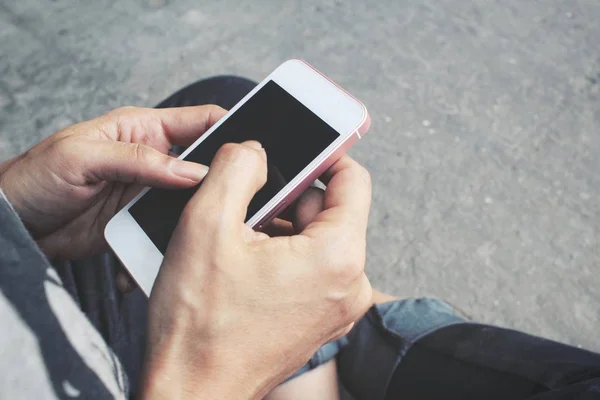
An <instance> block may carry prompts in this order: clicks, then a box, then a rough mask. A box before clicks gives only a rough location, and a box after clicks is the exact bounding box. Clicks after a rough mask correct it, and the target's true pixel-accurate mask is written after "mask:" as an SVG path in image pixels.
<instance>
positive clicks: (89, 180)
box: [0, 106, 226, 259]
mask: <svg viewBox="0 0 600 400" xmlns="http://www.w3.org/2000/svg"><path fill="white" fill-rule="evenodd" d="M225 113H226V111H225V110H223V109H222V108H220V107H218V106H199V107H185V108H170V109H146V108H135V107H126V108H119V109H116V110H114V111H111V112H109V113H108V114H105V115H103V116H101V117H99V118H96V119H93V120H91V121H87V122H82V123H79V124H76V125H72V126H70V127H68V128H66V129H64V130H62V131H60V132H58V133H55V134H54V135H52V136H50V137H48V138H47V139H45V140H43V141H42V142H40V143H39V144H37V145H36V146H34V147H33V148H32V149H30V150H29V151H27V152H26V153H24V154H22V155H20V156H18V157H16V158H14V159H12V160H9V161H7V162H5V163H3V164H0V189H2V191H4V193H5V195H6V197H7V199H8V200H9V202H10V203H11V204H12V206H13V207H14V208H15V210H16V211H17V213H18V214H19V216H20V217H21V220H22V221H23V223H24V224H25V226H26V227H27V229H28V230H29V231H30V233H31V234H32V236H33V237H34V238H35V239H36V241H37V242H38V244H39V245H40V247H41V248H42V250H43V251H44V252H45V253H46V255H47V257H48V258H50V259H80V258H83V257H86V256H90V255H92V254H94V253H97V252H99V251H101V250H103V249H104V248H105V245H106V242H105V240H104V228H105V227H106V224H107V223H108V221H109V220H110V219H111V218H112V216H113V215H114V214H115V213H116V212H117V211H119V209H121V208H122V207H123V206H124V205H125V204H127V203H128V202H129V201H130V200H131V199H132V198H133V197H134V196H135V195H136V194H137V193H138V192H139V191H140V190H141V188H142V187H144V186H155V187H169V188H185V187H191V186H194V185H197V184H198V183H199V182H200V181H201V180H202V179H203V177H204V175H205V174H206V172H207V170H208V169H207V167H206V166H203V165H200V164H196V163H192V162H186V161H182V160H178V159H176V158H174V157H171V156H169V155H168V152H169V149H170V148H171V147H172V146H173V145H175V144H177V145H183V146H188V145H190V144H191V143H193V142H194V141H195V140H196V139H197V138H198V137H199V136H200V135H201V134H202V133H204V132H205V131H206V130H207V129H208V128H210V127H211V126H212V125H213V124H214V123H215V122H216V121H218V120H219V119H220V118H221V117H222V116H223V115H225Z"/></svg>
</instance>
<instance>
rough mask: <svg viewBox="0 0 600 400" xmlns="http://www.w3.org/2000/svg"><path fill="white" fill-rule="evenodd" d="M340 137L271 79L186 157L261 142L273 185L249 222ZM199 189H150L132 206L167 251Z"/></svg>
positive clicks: (202, 158) (208, 156)
mask: <svg viewBox="0 0 600 400" xmlns="http://www.w3.org/2000/svg"><path fill="white" fill-rule="evenodd" d="M338 137H339V134H338V133H337V132H336V131H335V130H334V129H333V128H332V127H330V126H329V125H328V124H327V123H326V122H325V121H323V120H322V119H321V118H319V117H318V116H317V115H316V114H314V113H313V112H312V111H310V110H309V109H308V108H307V107H306V106H304V105H303V104H302V103H300V102H299V101H298V100H296V99H295V98H294V97H293V96H292V95H290V94H289V93H288V92H286V91H285V90H284V89H283V88H282V87H281V86H279V85H278V84H277V83H275V82H274V81H269V82H267V83H266V84H265V85H264V86H263V87H262V88H261V89H260V90H258V92H256V93H255V94H254V96H252V97H251V98H250V99H249V100H248V101H247V102H246V103H244V104H243V105H242V106H241V107H240V108H239V109H238V110H237V111H236V112H234V113H233V114H232V115H230V116H229V118H228V119H227V120H225V121H224V122H223V123H222V124H221V125H220V126H219V127H218V128H217V129H216V130H215V131H214V132H212V133H211V134H210V135H209V136H208V137H207V138H206V139H205V140H204V141H202V142H201V143H200V144H199V145H198V146H197V147H196V148H195V149H194V150H192V151H191V152H190V153H189V154H188V155H187V156H186V157H185V160H187V161H193V162H197V163H201V164H204V165H210V163H211V162H212V159H213V157H214V155H215V154H216V152H217V150H218V149H219V148H220V147H221V146H222V145H223V144H225V143H242V142H245V141H247V140H257V141H259V142H260V143H261V144H262V146H263V147H264V149H265V151H266V153H267V166H268V174H267V183H266V184H265V186H263V188H262V189H261V190H260V191H259V192H258V193H257V194H256V195H255V196H254V198H253V199H252V201H251V202H250V205H249V207H248V211H247V214H246V221H248V220H249V219H250V218H251V217H252V216H254V214H256V213H257V212H258V211H259V210H260V209H261V208H262V207H264V206H265V204H267V202H269V200H271V199H272V198H273V197H274V196H275V195H276V194H277V193H278V192H279V191H280V190H281V189H283V187H284V186H285V185H287V184H288V183H289V182H290V181H291V180H292V179H294V178H295V177H296V176H297V175H298V174H299V173H300V172H301V171H302V170H303V169H304V168H305V167H306V166H308V165H309V164H310V163H311V162H312V161H313V160H314V159H315V158H316V157H317V156H318V155H319V154H321V153H322V152H323V150H325V149H326V148H327V147H328V146H329V145H330V144H331V143H333V142H334V141H335V140H336V139H337V138H338ZM196 190H198V186H196V187H193V188H189V189H179V190H168V189H150V190H149V191H148V192H147V193H146V194H145V195H144V196H142V197H141V198H140V199H139V200H138V201H137V202H136V203H135V204H133V205H132V206H131V208H129V213H130V214H131V216H132V217H133V218H134V219H135V220H136V222H137V223H138V224H139V225H140V227H141V228H142V230H143V231H144V232H145V233H146V235H148V237H149V238H150V240H152V242H153V243H154V245H155V246H156V247H157V248H158V250H160V252H161V253H163V254H164V253H165V250H166V248H167V245H168V244H169V240H170V239H171V236H172V234H173V231H174V230H175V227H176V226H177V222H178V221H179V217H180V216H181V213H182V212H183V209H184V207H185V205H186V204H187V202H188V201H189V200H190V199H191V198H192V196H193V195H194V193H195V192H196Z"/></svg>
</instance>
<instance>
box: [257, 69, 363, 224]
mask: <svg viewBox="0 0 600 400" xmlns="http://www.w3.org/2000/svg"><path fill="white" fill-rule="evenodd" d="M295 60H296V61H300V62H302V63H304V64H306V65H307V66H308V67H310V68H312V69H313V70H314V71H315V72H317V73H318V74H319V75H321V76H322V77H324V78H325V79H327V80H328V81H329V82H331V83H333V84H334V85H335V86H336V87H337V88H338V89H340V90H341V91H343V92H344V93H346V94H347V95H348V96H350V97H351V98H353V99H354V100H356V101H357V102H358V103H359V104H360V105H362V107H363V108H364V110H365V113H366V116H365V119H364V121H363V123H362V124H361V125H360V126H359V127H358V128H357V129H356V130H355V131H354V132H353V133H352V134H350V135H348V137H347V138H346V140H345V141H344V142H343V143H342V144H341V145H340V146H339V147H338V148H336V149H335V150H334V151H332V152H331V154H330V155H329V156H328V157H327V158H326V159H325V160H323V162H322V163H321V164H319V166H318V167H317V168H315V169H314V171H312V172H311V173H310V174H308V175H307V176H306V177H305V178H304V179H303V180H302V181H301V182H300V183H298V185H296V187H295V188H293V189H292V190H291V191H290V192H289V193H288V194H287V195H286V196H285V197H284V198H283V199H281V201H279V203H277V204H276V205H275V206H273V209H272V211H271V212H269V213H268V214H267V215H266V216H265V217H264V218H262V219H261V220H260V221H259V222H257V223H256V224H255V225H254V226H253V227H252V228H254V229H257V230H261V229H262V227H263V226H265V225H266V224H268V223H269V222H270V221H271V220H273V219H274V218H277V216H278V215H280V214H281V213H282V212H283V211H284V210H285V209H286V208H287V207H288V206H289V205H290V204H292V203H293V202H294V201H295V200H296V199H297V198H298V197H299V196H300V195H301V194H302V193H304V191H305V190H306V189H308V187H309V186H310V185H311V184H312V183H313V182H314V181H315V180H317V179H318V178H319V177H320V176H321V175H323V174H324V173H325V171H327V170H328V169H329V167H331V166H332V165H333V164H334V163H335V162H336V161H337V160H339V159H340V158H341V157H342V156H343V155H344V154H346V152H347V151H348V150H349V149H350V148H351V147H352V145H354V143H355V142H356V141H358V139H361V138H362V137H363V136H364V135H365V134H366V133H367V132H368V130H369V128H370V127H371V116H370V115H369V111H368V110H367V107H366V106H365V105H364V104H363V103H362V102H361V101H360V100H358V99H357V98H356V97H354V96H353V95H352V94H351V93H349V92H348V91H346V90H345V89H344V88H342V87H341V86H340V85H338V84H337V83H335V82H334V81H332V80H331V79H329V78H328V77H327V75H325V74H323V73H322V72H321V71H319V70H318V69H316V68H315V67H313V66H312V65H310V64H309V63H307V62H306V61H304V60H302V59H295Z"/></svg>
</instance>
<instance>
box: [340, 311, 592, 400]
mask: <svg viewBox="0 0 600 400" xmlns="http://www.w3.org/2000/svg"><path fill="white" fill-rule="evenodd" d="M348 340H349V344H348V346H347V347H346V348H345V349H344V350H342V352H341V353H340V354H339V355H338V358H337V360H338V370H339V374H340V379H341V381H342V383H343V384H344V386H345V387H346V389H348V391H349V392H350V393H351V394H352V395H353V396H354V397H355V398H356V400H363V399H364V400H367V399H368V400H401V399H415V400H417V399H418V400H433V399H461V400H469V399H477V400H479V399H486V400H496V399H498V400H501V399H502V400H504V399H511V400H519V399H532V400H533V398H534V396H543V395H544V394H545V393H548V392H549V391H561V393H560V394H561V396H557V397H552V399H571V398H595V397H594V395H592V392H593V393H596V395H597V393H598V392H596V391H595V390H596V389H595V387H596V388H597V390H600V355H598V354H594V353H591V352H589V351H586V350H581V349H577V348H574V347H571V346H567V345H564V344H560V343H556V342H553V341H550V340H546V339H541V338H538V337H535V336H531V335H527V334H524V333H521V332H517V331H512V330H508V329H502V328H497V327H492V326H487V325H482V324H475V323H470V322H466V321H464V320H462V319H461V318H460V317H458V316H457V315H456V314H455V313H454V311H453V310H452V308H451V307H450V306H448V305H447V304H445V303H443V302H441V301H439V300H435V299H420V300H398V301H393V302H389V303H385V304H380V305H376V306H374V307H373V308H371V310H369V312H368V313H367V314H366V315H365V317H364V318H363V319H361V320H360V321H359V322H358V323H357V324H356V327H355V328H354V329H353V331H352V332H351V333H350V334H349V335H348ZM594 385H596V386H594ZM563 391H564V392H563ZM553 394H557V393H556V392H554V393H553ZM578 396H581V397H578ZM586 396H589V397H586ZM535 398H536V399H538V397H535ZM540 399H541V398H540Z"/></svg>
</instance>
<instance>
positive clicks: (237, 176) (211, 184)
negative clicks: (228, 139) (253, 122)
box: [187, 141, 267, 229]
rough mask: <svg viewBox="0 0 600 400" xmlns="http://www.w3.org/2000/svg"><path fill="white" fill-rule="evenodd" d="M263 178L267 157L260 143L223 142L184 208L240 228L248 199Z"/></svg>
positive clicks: (259, 186) (248, 202)
mask: <svg viewBox="0 0 600 400" xmlns="http://www.w3.org/2000/svg"><path fill="white" fill-rule="evenodd" d="M266 180H267V156H266V153H265V151H264V149H263V148H262V146H261V145H260V143H258V142H255V141H248V142H244V143H242V144H233V143H229V144H226V145H224V146H223V147H221V148H220V149H219V151H218V152H217V154H216V155H215V157H214V159H213V161H212V163H211V165H210V171H209V172H208V175H207V176H206V179H204V181H203V182H202V185H201V186H200V189H199V190H198V192H197V193H196V194H195V195H194V197H193V198H192V199H191V200H190V202H189V203H188V205H187V208H189V209H190V211H192V213H194V214H195V213H200V214H211V215H212V217H211V221H213V222H217V223H218V221H220V222H221V223H222V224H221V226H229V227H232V226H234V225H235V224H239V225H238V226H240V227H242V226H244V225H243V223H244V221H245V219H246V213H247V211H248V205H249V204H250V201H251V200H252V198H253V197H254V195H255V194H256V192H257V191H258V190H259V189H260V188H261V187H262V186H263V185H264V184H265V182H266ZM213 228H215V229H216V228H218V227H216V226H215V227H213Z"/></svg>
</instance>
